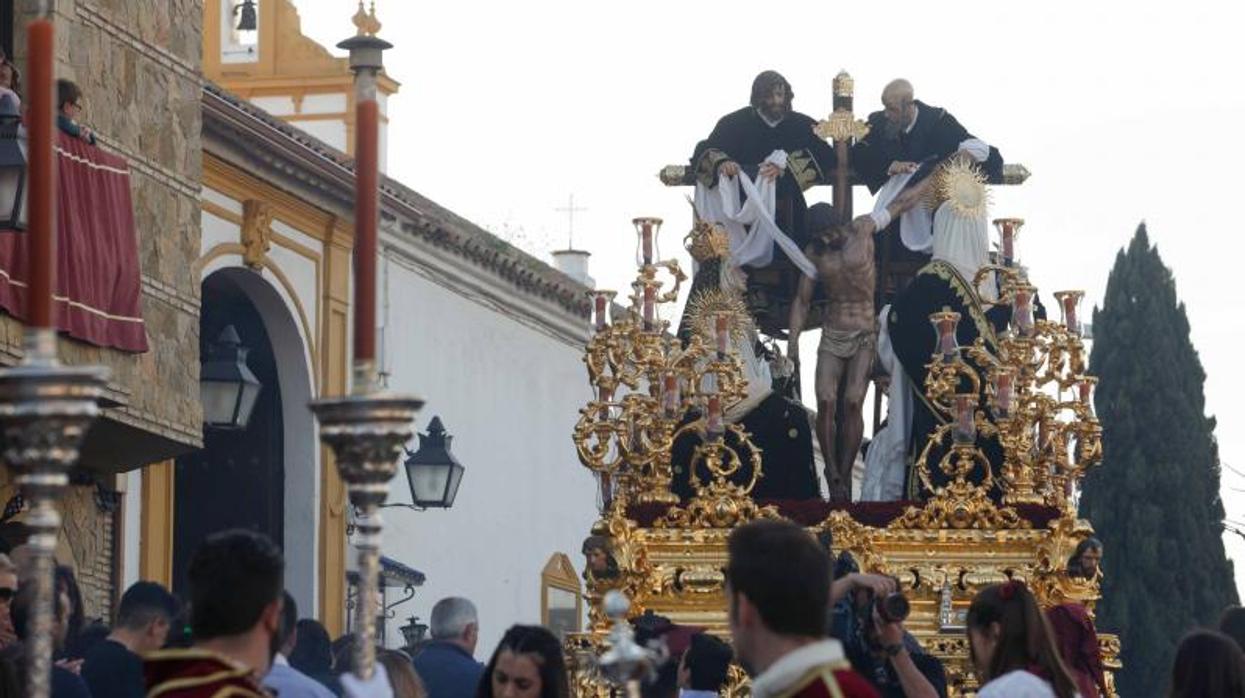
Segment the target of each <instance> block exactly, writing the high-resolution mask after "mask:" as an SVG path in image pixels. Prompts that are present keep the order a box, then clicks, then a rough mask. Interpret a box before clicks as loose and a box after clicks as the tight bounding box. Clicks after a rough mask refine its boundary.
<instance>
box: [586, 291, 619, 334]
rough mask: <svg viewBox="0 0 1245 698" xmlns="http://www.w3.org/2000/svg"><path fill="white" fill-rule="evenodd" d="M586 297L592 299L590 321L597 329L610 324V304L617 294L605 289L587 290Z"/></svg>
mask: <svg viewBox="0 0 1245 698" xmlns="http://www.w3.org/2000/svg"><path fill="white" fill-rule="evenodd" d="M587 295H588V298H590V299H592V321H593V324H594V326H595V327H596V329H597V331H600V330H603V329H605V326H606V325H608V324H610V306H611V305H612V304H613V303H614V297H615V296H617V295H618V292H616V291H609V290H605V289H600V290H593V291H588V294H587Z"/></svg>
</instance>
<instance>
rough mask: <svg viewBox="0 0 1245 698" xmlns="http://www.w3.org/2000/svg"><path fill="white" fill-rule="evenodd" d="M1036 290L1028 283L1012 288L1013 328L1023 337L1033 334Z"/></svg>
mask: <svg viewBox="0 0 1245 698" xmlns="http://www.w3.org/2000/svg"><path fill="white" fill-rule="evenodd" d="M1034 291H1035V289H1034V288H1033V287H1032V286H1029V285H1028V284H1017V285H1016V286H1015V287H1014V288H1012V329H1013V331H1014V332H1016V333H1017V334H1018V335H1020V336H1021V337H1032V336H1033V332H1034V324H1033V293H1034Z"/></svg>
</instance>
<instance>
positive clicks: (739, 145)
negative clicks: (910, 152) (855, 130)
mask: <svg viewBox="0 0 1245 698" xmlns="http://www.w3.org/2000/svg"><path fill="white" fill-rule="evenodd" d="M794 96H795V94H794V93H793V92H792V90H791V84H790V83H788V82H787V79H786V78H784V77H783V76H782V75H780V74H778V73H777V72H775V71H772V70H767V71H765V72H763V73H761V74H760V75H758V76H757V77H756V79H755V80H753V81H752V99H751V102H750V104H749V105H748V106H746V107H744V108H742V109H739V110H737V111H733V112H731V113H730V114H727V115H726V116H724V117H722V118H721V119H719V120H718V123H717V125H716V126H714V127H713V132H712V133H710V134H709V137H708V138H706V139H705V140H703V141H701V142H700V143H697V144H696V149H695V150H694V151H693V152H692V160H691V166H692V171H693V172H695V173H696V179H697V181H698V182H699V183H701V184H703V185H704V186H706V187H709V188H713V187H716V186H717V184H718V176H719V175H726V176H728V177H733V176H735V175H737V174H739V173H740V172H743V173H745V174H747V175H748V176H749V177H751V178H753V179H756V178H757V177H758V176H759V177H761V178H766V179H770V180H777V185H778V186H777V205H776V210H775V222H776V223H777V224H778V227H779V228H781V229H782V231H783V232H784V233H786V234H787V236H788V237H790V238H791V239H793V240H794V241H795V242H796V243H797V244H798V245H799V246H800V247H801V248H803V247H804V243H805V242H806V240H805V231H804V212H805V210H806V208H807V207H806V205H805V203H804V190H805V189H808V188H809V187H811V186H813V185H814V184H820V183H827V182H828V179H827V176H828V174H829V172H830V169H831V168H832V167H833V166H834V162H835V160H834V150H833V149H832V148H831V147H830V146H829V145H828V144H827V143H826V142H825V141H823V140H822V139H821V138H819V137H818V136H817V135H816V134H815V133H813V126H815V125H816V123H817V122H816V121H815V120H813V118H812V117H810V116H807V115H805V114H801V113H799V112H796V111H792V109H791V100H792V98H793V97H794ZM775 150H781V151H784V152H786V153H787V167H786V169H780V168H779V167H777V166H775V165H774V164H772V163H767V162H766V161H765V160H766V158H768V157H769V156H770V154H771V153H773V152H774V151H775Z"/></svg>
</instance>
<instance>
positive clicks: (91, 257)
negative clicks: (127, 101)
mask: <svg viewBox="0 0 1245 698" xmlns="http://www.w3.org/2000/svg"><path fill="white" fill-rule="evenodd" d="M57 138H58V140H57V145H56V167H57V174H58V176H59V189H58V190H57V212H56V230H57V235H58V238H57V242H56V245H57V247H56V253H57V270H56V312H57V316H56V324H57V327H58V328H59V329H60V330H61V331H62V332H64V333H66V334H68V335H69V336H70V337H73V338H75V339H80V340H82V341H84V342H89V343H91V344H94V345H96V346H101V347H111V348H114V349H120V350H122V351H129V352H145V351H147V328H146V325H145V324H144V323H143V315H142V274H141V272H140V270H139V266H138V237H137V235H136V234H135V230H134V210H133V206H132V203H131V201H130V169H129V166H128V165H127V164H126V162H125V160H123V159H121V158H119V157H117V156H115V155H112V154H110V153H106V152H104V151H103V150H100V149H99V148H96V147H95V146H92V145H88V144H87V143H86V142H84V141H82V140H79V139H77V138H73V137H71V136H68V135H66V134H64V133H61V132H60V131H57ZM28 239H29V238H28V233H15V232H12V231H0V308H3V309H4V310H5V311H7V312H8V313H9V314H10V315H12V316H13V317H16V318H18V319H19V320H24V319H25V317H26V279H27V271H26V242H27V240H28Z"/></svg>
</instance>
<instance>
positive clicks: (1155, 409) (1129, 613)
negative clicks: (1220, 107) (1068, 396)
mask: <svg viewBox="0 0 1245 698" xmlns="http://www.w3.org/2000/svg"><path fill="white" fill-rule="evenodd" d="M1093 323H1094V324H1093V330H1094V343H1093V349H1092V351H1091V353H1090V372H1091V373H1093V374H1095V375H1097V376H1098V377H1099V384H1098V392H1097V396H1096V398H1095V401H1094V404H1095V409H1096V410H1097V414H1098V418H1099V419H1100V420H1101V421H1102V426H1103V461H1102V465H1101V466H1100V467H1098V468H1096V469H1094V470H1092V471H1091V472H1090V473H1089V474H1088V475H1087V476H1086V478H1085V482H1084V488H1083V492H1082V496H1081V504H1080V509H1081V515H1082V516H1084V517H1086V518H1088V519H1089V520H1090V522H1091V523H1093V525H1094V528H1095V529H1096V530H1097V532H1098V537H1099V538H1100V539H1101V540H1102V542H1103V547H1104V549H1105V550H1104V556H1103V575H1104V576H1103V583H1102V594H1103V598H1102V601H1100V602H1099V604H1098V607H1097V613H1098V627H1099V628H1101V629H1102V630H1103V631H1107V632H1118V633H1119V634H1120V639H1121V642H1122V660H1123V662H1124V670H1123V671H1122V672H1121V674H1120V676H1119V677H1118V679H1117V681H1118V682H1117V686H1118V688H1119V691H1120V694H1121V695H1123V696H1125V697H1127V698H1133V697H1134V696H1152V695H1160V694H1161V693H1163V692H1165V690H1166V686H1167V685H1168V681H1169V677H1170V675H1171V666H1172V658H1173V656H1174V655H1175V649H1176V645H1177V644H1178V643H1179V642H1180V639H1181V637H1182V636H1183V635H1184V633H1185V632H1187V631H1188V630H1190V629H1191V628H1193V627H1195V626H1199V625H1201V626H1208V625H1210V626H1213V624H1214V623H1215V622H1216V621H1217V619H1218V616H1219V613H1220V612H1221V611H1222V610H1223V608H1224V607H1225V606H1227V605H1229V604H1234V603H1237V599H1238V597H1237V590H1236V587H1235V585H1234V583H1233V573H1232V563H1231V562H1230V561H1228V559H1227V557H1226V555H1225V554H1224V548H1223V538H1222V534H1223V519H1224V508H1223V502H1222V501H1221V500H1220V498H1219V458H1218V450H1217V446H1216V443H1215V435H1214V429H1215V420H1214V418H1212V417H1207V416H1206V412H1205V397H1204V394H1203V383H1204V382H1205V379H1206V373H1205V372H1204V371H1203V370H1202V364H1201V361H1199V359H1198V355H1197V351H1196V350H1195V349H1194V348H1193V344H1192V342H1191V341H1190V339H1189V319H1188V317H1187V315H1186V314H1185V307H1184V304H1183V303H1181V302H1180V301H1179V299H1178V298H1177V296H1176V283H1175V280H1174V279H1173V277H1172V273H1171V270H1169V269H1168V268H1167V267H1166V266H1164V265H1163V260H1162V259H1161V258H1160V257H1159V253H1158V249H1157V248H1156V247H1154V246H1153V245H1151V244H1150V240H1149V237H1148V236H1147V234H1146V228H1145V224H1144V223H1142V224H1141V226H1140V227H1138V228H1137V234H1136V235H1135V236H1134V237H1133V240H1132V242H1131V243H1130V244H1129V245H1128V248H1127V249H1126V250H1121V251H1120V253H1119V254H1118V255H1117V256H1116V259H1115V266H1114V268H1113V269H1112V270H1111V276H1110V278H1109V279H1108V281H1107V292H1106V297H1105V299H1104V302H1103V307H1102V308H1101V309H1099V308H1097V307H1095V308H1094V319H1093Z"/></svg>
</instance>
